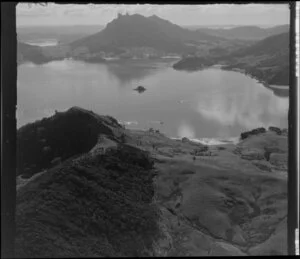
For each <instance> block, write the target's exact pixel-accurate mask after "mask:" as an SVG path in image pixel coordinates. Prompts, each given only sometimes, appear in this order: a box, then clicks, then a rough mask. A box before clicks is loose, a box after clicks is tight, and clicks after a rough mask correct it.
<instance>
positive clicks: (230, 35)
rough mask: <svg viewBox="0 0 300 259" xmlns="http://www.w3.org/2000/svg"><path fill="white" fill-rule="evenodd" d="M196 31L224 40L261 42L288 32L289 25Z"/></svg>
mask: <svg viewBox="0 0 300 259" xmlns="http://www.w3.org/2000/svg"><path fill="white" fill-rule="evenodd" d="M197 31H198V32H202V33H207V34H209V35H212V36H218V37H221V38H226V39H240V40H262V39H264V38H267V37H269V36H272V35H276V34H280V33H284V32H288V31H289V25H288V24H286V25H280V26H275V27H271V28H260V27H258V26H240V27H235V28H231V29H214V28H200V29H198V30H197Z"/></svg>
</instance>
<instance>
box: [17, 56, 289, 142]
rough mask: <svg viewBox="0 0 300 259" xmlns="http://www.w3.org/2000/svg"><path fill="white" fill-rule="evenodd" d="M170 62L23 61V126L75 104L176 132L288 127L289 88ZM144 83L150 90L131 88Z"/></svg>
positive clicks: (222, 133)
mask: <svg viewBox="0 0 300 259" xmlns="http://www.w3.org/2000/svg"><path fill="white" fill-rule="evenodd" d="M173 62H174V61H173ZM171 65H172V62H160V63H159V62H150V61H126V62H124V61H122V62H120V61H118V62H111V63H109V64H88V63H84V62H80V61H73V60H64V61H55V62H51V63H48V64H44V65H33V64H31V63H26V64H23V65H21V66H19V68H18V109H17V118H18V127H20V126H22V125H24V124H26V123H28V122H33V121H35V120H37V119H41V118H43V117H46V116H49V115H52V114H53V113H54V111H55V110H58V111H62V110H66V109H68V108H70V107H72V106H75V105H76V106H80V107H82V108H86V109H88V110H93V111H94V112H96V113H98V114H103V115H111V116H113V117H115V118H116V119H118V120H119V121H121V122H123V123H125V124H126V127H128V128H142V129H146V128H149V127H153V128H156V129H159V130H161V131H163V132H164V133H165V134H167V135H168V136H171V137H184V136H186V137H190V138H230V137H235V136H238V135H239V134H240V133H241V132H242V131H245V130H249V129H253V128H256V127H261V126H262V127H268V126H270V125H272V126H278V127H287V125H288V122H287V112H288V104H289V101H288V91H286V90H282V89H281V90H280V91H277V90H276V89H275V90H274V89H271V88H265V87H264V86H263V85H262V84H260V83H258V82H257V81H256V80H254V79H252V78H250V77H248V76H246V75H243V74H241V73H238V72H234V71H224V70H220V69H218V68H210V69H206V70H203V71H198V72H184V71H176V70H174V69H173V68H172V67H171ZM138 85H142V86H144V87H146V89H147V90H146V91H145V92H143V93H138V92H136V91H133V88H136V87H137V86H138ZM160 122H162V123H160Z"/></svg>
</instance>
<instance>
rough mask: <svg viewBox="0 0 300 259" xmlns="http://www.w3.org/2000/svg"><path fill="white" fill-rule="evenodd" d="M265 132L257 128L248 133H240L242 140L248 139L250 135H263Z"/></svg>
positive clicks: (263, 129)
mask: <svg viewBox="0 0 300 259" xmlns="http://www.w3.org/2000/svg"><path fill="white" fill-rule="evenodd" d="M265 132H266V129H265V128H257V129H253V130H250V131H246V132H243V133H241V139H242V140H243V139H246V138H248V137H249V136H251V135H258V134H261V133H265Z"/></svg>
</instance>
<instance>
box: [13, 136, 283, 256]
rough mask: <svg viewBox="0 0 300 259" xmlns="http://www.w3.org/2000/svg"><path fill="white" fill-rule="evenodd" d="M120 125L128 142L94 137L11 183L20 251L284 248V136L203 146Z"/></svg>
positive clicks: (167, 251) (174, 252) (69, 252)
mask: <svg viewBox="0 0 300 259" xmlns="http://www.w3.org/2000/svg"><path fill="white" fill-rule="evenodd" d="M123 132H124V134H125V138H124V141H125V142H126V143H127V144H126V145H124V144H121V145H117V144H118V142H119V141H118V140H112V139H110V137H109V136H108V137H107V138H102V139H99V140H98V144H97V145H96V146H95V147H94V148H93V149H92V150H91V152H89V153H88V154H87V155H84V156H82V157H80V158H79V159H73V158H70V159H69V160H67V161H65V162H64V163H63V164H61V165H58V166H57V167H55V168H52V169H50V170H48V171H46V172H44V173H41V174H40V175H37V176H36V177H35V179H33V180H27V183H23V184H22V185H20V186H19V188H18V198H17V255H18V256H20V257H22V256H26V257H28V256H45V255H46V256H108V255H109V256H118V255H133V256H134V255H151V254H152V255H162V256H163V255H168V256H170V255H175V256H185V255H195V256H201V255H247V254H253V255H257V254H259V255H271V254H286V253H287V250H286V249H287V248H286V243H285V242H286V240H287V237H286V231H285V230H286V223H285V219H286V214H287V186H286V184H287V171H286V160H285V157H284V156H286V155H287V154H286V153H287V136H286V134H283V135H277V134H276V133H274V132H270V131H267V132H266V133H262V134H259V135H254V136H249V137H248V138H246V139H244V140H243V141H242V142H241V143H240V144H238V145H237V146H235V145H229V144H228V145H224V146H222V147H221V146H211V147H209V149H208V150H207V151H205V149H203V145H201V144H196V143H191V142H188V141H185V142H182V141H178V140H171V139H169V138H167V137H165V136H164V135H163V134H160V133H151V132H144V131H129V130H123ZM117 146H119V148H117ZM101 147H104V148H107V151H106V153H104V154H102V153H101V152H102V151H101V149H99V148H101ZM109 147H111V149H109ZM195 149H197V150H202V151H199V152H198V155H196V156H195V158H196V159H195V161H194V160H193V156H194V155H192V153H193V152H194V151H195ZM99 150H100V151H99ZM266 150H267V151H268V156H267V157H268V158H266V156H265V152H266ZM99 152H100V153H99ZM149 153H150V154H151V156H152V157H153V158H154V161H155V164H154V167H155V170H154V171H153V170H151V167H152V162H151V160H149V158H148V154H149ZM272 153H273V154H272ZM101 154H102V155H101ZM209 154H210V155H209ZM154 174H157V177H156V178H155V179H154V182H153V176H154ZM152 200H153V201H154V202H152ZM158 210H159V211H160V212H159V214H158ZM272 240H273V241H274V240H275V241H274V242H275V243H273V241H272ZM278 244H281V246H279V245H278Z"/></svg>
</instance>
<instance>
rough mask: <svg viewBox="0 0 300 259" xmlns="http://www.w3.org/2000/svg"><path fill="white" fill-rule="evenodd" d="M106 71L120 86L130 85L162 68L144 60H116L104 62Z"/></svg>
mask: <svg viewBox="0 0 300 259" xmlns="http://www.w3.org/2000/svg"><path fill="white" fill-rule="evenodd" d="M106 68H107V71H108V73H109V75H110V76H111V77H113V78H114V79H117V80H118V82H119V84H120V85H121V86H127V85H132V84H133V83H138V82H139V81H140V80H142V79H144V78H146V77H148V76H151V75H154V74H155V73H157V72H158V71H159V69H163V66H159V64H152V65H150V64H147V63H145V61H140V62H139V61H126V60H125V61H117V62H109V63H107V64H106Z"/></svg>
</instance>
